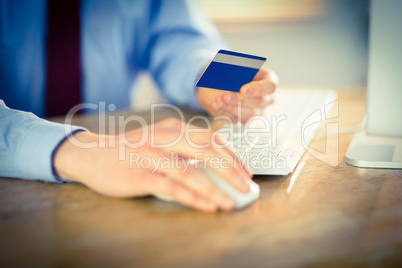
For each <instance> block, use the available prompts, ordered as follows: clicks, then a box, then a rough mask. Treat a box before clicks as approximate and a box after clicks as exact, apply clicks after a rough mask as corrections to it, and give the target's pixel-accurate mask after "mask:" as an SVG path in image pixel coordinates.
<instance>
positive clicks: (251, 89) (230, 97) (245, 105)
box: [197, 68, 278, 123]
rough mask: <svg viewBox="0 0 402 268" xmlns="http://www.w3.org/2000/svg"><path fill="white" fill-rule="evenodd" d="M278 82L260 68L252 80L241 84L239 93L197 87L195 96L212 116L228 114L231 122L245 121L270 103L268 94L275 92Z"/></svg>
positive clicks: (273, 75) (265, 70)
mask: <svg viewBox="0 0 402 268" xmlns="http://www.w3.org/2000/svg"><path fill="white" fill-rule="evenodd" d="M277 84H278V77H277V75H276V74H275V73H274V72H273V71H271V70H268V69H265V68H261V69H260V70H259V71H258V73H257V74H256V75H255V77H254V79H253V81H251V82H250V83H247V84H245V85H243V86H242V88H241V89H240V92H239V93H236V92H230V91H222V90H216V89H210V88H198V90H197V98H198V101H199V102H200V104H201V105H202V106H203V107H204V108H205V109H206V110H207V111H208V112H209V113H210V114H212V115H213V116H219V115H226V116H229V117H230V119H231V120H232V121H233V123H235V122H237V121H241V122H242V123H246V122H247V120H248V119H250V118H251V117H253V116H255V115H260V114H261V112H262V110H263V109H264V108H265V107H266V106H267V105H268V104H270V103H271V101H272V100H271V99H270V98H269V95H271V94H272V93H274V92H275V89H276V86H277Z"/></svg>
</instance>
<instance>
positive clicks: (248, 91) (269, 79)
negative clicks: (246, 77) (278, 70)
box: [240, 68, 278, 97]
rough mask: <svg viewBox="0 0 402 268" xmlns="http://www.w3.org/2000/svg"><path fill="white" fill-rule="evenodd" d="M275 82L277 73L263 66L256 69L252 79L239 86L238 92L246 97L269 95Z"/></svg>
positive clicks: (276, 81) (273, 89) (273, 90)
mask: <svg viewBox="0 0 402 268" xmlns="http://www.w3.org/2000/svg"><path fill="white" fill-rule="evenodd" d="M277 84H278V77H277V75H276V74H275V73H274V72H273V71H270V70H267V69H264V68H263V69H260V70H259V71H258V73H257V74H256V76H255V77H254V79H253V81H251V82H250V83H247V84H245V85H243V86H242V87H241V89H240V94H242V95H244V96H247V97H256V96H265V95H269V94H272V93H274V92H275V89H276V86H277Z"/></svg>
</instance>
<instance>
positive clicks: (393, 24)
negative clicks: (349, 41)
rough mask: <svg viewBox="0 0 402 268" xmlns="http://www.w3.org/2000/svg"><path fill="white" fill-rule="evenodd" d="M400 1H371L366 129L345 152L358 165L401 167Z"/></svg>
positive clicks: (401, 54)
mask: <svg viewBox="0 0 402 268" xmlns="http://www.w3.org/2000/svg"><path fill="white" fill-rule="evenodd" d="M401 12H402V0H372V1H371V7H370V28H369V68H368V86H367V125H366V131H365V132H361V133H357V134H356V135H355V137H354V138H353V140H352V142H351V144H350V145H349V148H348V151H347V152H346V155H345V161H346V163H348V164H350V165H353V166H358V167H370V168H402V30H401V25H402V15H401Z"/></svg>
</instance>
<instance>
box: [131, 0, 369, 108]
mask: <svg viewBox="0 0 402 268" xmlns="http://www.w3.org/2000/svg"><path fill="white" fill-rule="evenodd" d="M199 2H200V4H201V6H202V8H203V9H204V11H205V12H206V13H207V14H208V16H209V17H210V18H211V19H212V20H213V22H214V23H215V25H216V26H217V28H218V30H219V31H220V33H221V34H222V36H223V37H224V38H225V39H226V41H227V42H228V43H229V45H230V47H231V48H232V49H233V50H235V51H238V52H244V53H250V54H255V55H260V56H264V57H267V62H266V63H265V67H268V68H271V69H273V70H274V71H275V72H276V73H277V74H278V76H279V78H280V86H281V87H314V88H317V87H325V88H329V87H330V88H337V89H345V90H356V89H359V88H363V87H365V86H366V79H367V51H368V47H367V41H368V12H369V0H199ZM136 86H137V87H139V90H137V91H136V92H135V94H133V96H132V97H133V98H132V99H133V107H134V108H135V109H136V110H140V109H144V108H149V104H150V103H154V102H160V101H163V100H162V99H161V97H160V96H159V94H158V92H157V90H156V88H155V85H154V83H153V81H152V79H151V78H150V77H149V76H148V75H147V74H146V73H144V74H143V75H142V76H141V78H140V80H139V82H138V83H137V84H136ZM139 96H141V98H139Z"/></svg>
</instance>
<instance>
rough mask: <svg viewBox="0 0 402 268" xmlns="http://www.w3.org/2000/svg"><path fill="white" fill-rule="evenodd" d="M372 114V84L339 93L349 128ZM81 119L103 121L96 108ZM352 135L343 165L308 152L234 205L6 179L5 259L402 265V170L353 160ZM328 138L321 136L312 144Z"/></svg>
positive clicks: (66, 263)
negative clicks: (204, 209) (204, 207)
mask: <svg viewBox="0 0 402 268" xmlns="http://www.w3.org/2000/svg"><path fill="white" fill-rule="evenodd" d="M363 114H364V93H363V92H340V93H339V118H338V119H339V124H340V127H341V128H342V127H347V126H351V125H355V124H357V123H359V122H360V121H361V119H362V118H363ZM170 115H171V114H170ZM170 115H169V114H163V115H160V116H162V117H164V116H170ZM75 123H78V124H84V125H86V126H88V127H89V128H92V129H93V128H95V127H96V125H97V124H96V117H85V118H77V120H76V121H75ZM95 130H96V129H95ZM352 136H353V134H340V135H339V166H337V167H332V166H329V165H327V164H325V163H324V162H322V161H320V160H317V159H316V158H314V157H313V156H311V155H310V154H305V155H304V157H303V159H302V161H301V162H300V163H299V165H298V167H297V169H296V171H295V172H294V173H293V174H292V175H290V176H258V177H255V180H256V182H257V183H259V184H260V186H261V197H260V199H259V201H258V202H256V203H255V204H254V205H252V206H251V207H249V208H247V209H244V210H241V211H237V212H231V213H214V214H206V213H201V212H197V211H194V210H191V209H188V208H185V207H182V206H179V205H176V204H171V203H165V202H162V201H159V200H156V199H154V198H152V197H149V198H139V199H112V198H106V197H103V196H100V195H98V194H96V193H93V192H92V191H90V190H88V189H86V188H85V187H83V186H81V185H79V184H74V183H71V184H63V185H59V184H52V183H43V182H30V181H21V180H17V179H0V267H21V266H29V267H48V266H55V267H268V266H269V267H278V266H285V267H289V266H306V265H307V266H330V267H338V266H367V265H369V264H370V265H373V266H374V267H376V266H377V265H384V266H394V265H395V266H396V264H402V171H401V170H375V169H361V168H354V167H350V166H348V165H346V164H345V163H344V161H343V158H344V154H345V151H346V149H347V147H348V145H349V142H350V140H351V138H352ZM324 142H325V136H324V135H323V134H320V135H317V137H316V138H315V141H314V143H313V145H312V147H316V148H320V146H321V147H322V146H323V144H324Z"/></svg>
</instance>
